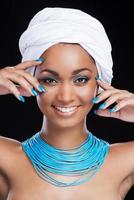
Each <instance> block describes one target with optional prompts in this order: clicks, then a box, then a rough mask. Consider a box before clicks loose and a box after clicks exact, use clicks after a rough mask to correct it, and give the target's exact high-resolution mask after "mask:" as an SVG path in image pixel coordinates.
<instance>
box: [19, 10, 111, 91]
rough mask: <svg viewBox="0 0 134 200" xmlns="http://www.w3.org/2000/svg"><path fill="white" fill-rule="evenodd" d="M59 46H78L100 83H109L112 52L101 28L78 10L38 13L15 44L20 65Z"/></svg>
mask: <svg viewBox="0 0 134 200" xmlns="http://www.w3.org/2000/svg"><path fill="white" fill-rule="evenodd" d="M59 42H67V43H78V44H80V45H81V46H82V47H83V48H84V49H85V50H86V51H87V52H88V53H89V54H90V55H91V56H92V57H93V58H94V60H95V62H96V67H97V70H98V74H99V76H100V77H101V79H102V81H104V82H108V83H111V80H112V77H113V72H112V66H113V62H112V56H111V50H112V49H111V44H110V41H109V39H108V37H107V34H106V32H105V30H104V27H103V25H102V24H101V23H100V22H99V21H98V20H97V19H95V18H94V17H92V16H91V15H89V14H87V13H85V12H83V11H81V10H78V9H73V8H60V7H47V8H44V9H43V10H41V11H40V12H38V13H37V14H36V15H35V16H34V17H33V19H32V20H31V21H30V23H29V25H28V28H27V29H26V31H25V32H24V33H23V34H22V35H21V37H20V40H19V48H20V52H21V54H22V61H27V60H34V59H38V58H39V57H40V56H41V55H42V54H43V52H44V51H45V50H47V49H48V48H49V47H51V46H52V45H54V44H56V43H59ZM33 69H34V68H33ZM99 91H101V89H100V88H99Z"/></svg>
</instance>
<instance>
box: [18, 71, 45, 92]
mask: <svg viewBox="0 0 134 200" xmlns="http://www.w3.org/2000/svg"><path fill="white" fill-rule="evenodd" d="M17 73H18V74H19V75H21V76H23V77H24V78H25V79H26V80H27V81H28V83H29V84H31V89H32V88H33V87H34V88H35V89H36V90H37V91H39V92H45V91H46V90H45V88H44V90H43V86H42V89H41V85H40V83H39V81H38V80H37V79H36V78H35V77H33V76H32V75H31V74H29V73H27V72H25V71H24V70H17Z"/></svg>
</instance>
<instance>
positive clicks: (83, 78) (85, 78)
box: [41, 77, 90, 85]
mask: <svg viewBox="0 0 134 200" xmlns="http://www.w3.org/2000/svg"><path fill="white" fill-rule="evenodd" d="M80 79H82V80H85V82H82V81H81V82H80V85H81V83H82V85H83V84H86V83H87V82H88V81H89V80H90V79H89V78H88V77H79V78H78V79H76V80H75V81H77V80H80ZM48 80H49V81H50V80H51V81H56V80H55V79H53V78H49V77H48V78H44V79H42V80H41V81H42V82H44V83H46V84H49V85H50V84H51V83H52V82H51V83H50V82H47V81H48ZM56 82H57V81H56ZM78 84H79V83H78ZM52 85H53V83H52ZM54 85H55V84H54Z"/></svg>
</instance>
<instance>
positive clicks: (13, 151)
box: [0, 136, 21, 172]
mask: <svg viewBox="0 0 134 200" xmlns="http://www.w3.org/2000/svg"><path fill="white" fill-rule="evenodd" d="M20 146H21V143H20V142H19V141H17V140H15V139H11V138H7V137H3V136H0V171H2V172H3V171H4V170H5V169H7V170H9V169H10V167H11V165H10V164H11V163H13V161H14V159H15V158H16V155H17V153H18V151H19V149H20ZM8 166H10V167H9V169H8Z"/></svg>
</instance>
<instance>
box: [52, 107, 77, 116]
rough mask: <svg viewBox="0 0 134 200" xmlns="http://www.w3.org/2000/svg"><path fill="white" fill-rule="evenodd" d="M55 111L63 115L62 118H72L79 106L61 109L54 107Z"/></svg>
mask: <svg viewBox="0 0 134 200" xmlns="http://www.w3.org/2000/svg"><path fill="white" fill-rule="evenodd" d="M52 107H53V108H54V111H55V112H56V113H57V114H59V115H61V116H70V115H72V114H74V113H76V112H77V110H78V107H79V106H72V107H59V106H54V105H53V106H52Z"/></svg>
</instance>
